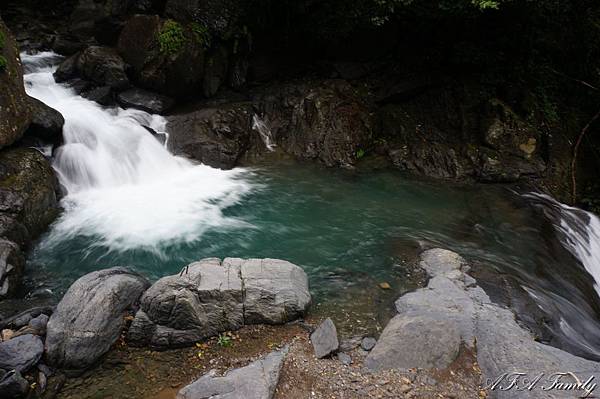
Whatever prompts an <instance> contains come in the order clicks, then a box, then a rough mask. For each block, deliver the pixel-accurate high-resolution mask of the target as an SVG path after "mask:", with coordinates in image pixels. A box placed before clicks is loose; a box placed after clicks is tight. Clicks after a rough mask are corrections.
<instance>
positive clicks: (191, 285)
mask: <svg viewBox="0 0 600 399" xmlns="http://www.w3.org/2000/svg"><path fill="white" fill-rule="evenodd" d="M309 304H310V294H309V292H308V279H307V277H306V274H305V273H304V271H303V270H302V269H301V268H300V267H298V266H296V265H293V264H291V263H289V262H285V261H281V260H276V259H249V260H243V259H236V258H227V259H224V260H223V261H222V262H221V261H220V260H219V259H217V258H208V259H203V260H201V261H199V262H195V263H192V264H190V265H189V266H187V267H186V268H184V270H183V271H182V273H181V274H179V275H174V276H167V277H163V278H161V279H160V280H158V281H157V282H156V283H154V285H152V287H150V289H148V291H146V293H144V295H143V296H142V299H141V303H140V310H139V311H138V312H137V313H136V315H135V319H134V320H133V322H132V324H131V327H130V328H129V332H128V340H129V342H130V343H132V344H134V345H150V346H153V347H159V348H165V347H171V346H184V345H190V344H193V343H195V342H197V341H198V340H201V339H203V338H207V337H210V336H214V335H216V334H218V333H220V332H224V331H229V330H235V329H238V328H240V327H242V326H243V325H244V324H254V323H272V324H277V323H285V322H287V321H290V320H293V319H295V318H297V317H300V316H301V315H303V314H304V312H305V311H306V309H307V307H308V305H309Z"/></svg>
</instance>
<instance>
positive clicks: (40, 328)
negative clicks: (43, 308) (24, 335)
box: [29, 313, 50, 335]
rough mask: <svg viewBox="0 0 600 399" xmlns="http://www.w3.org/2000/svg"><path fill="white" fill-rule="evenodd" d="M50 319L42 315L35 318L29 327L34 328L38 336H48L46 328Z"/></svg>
mask: <svg viewBox="0 0 600 399" xmlns="http://www.w3.org/2000/svg"><path fill="white" fill-rule="evenodd" d="M49 319H50V318H49V317H48V316H47V315H45V314H43V313H42V314H40V315H39V316H37V317H34V318H33V319H31V320H30V321H29V327H31V328H33V329H34V330H36V331H37V332H38V334H37V335H45V334H46V326H47V325H48V320H49Z"/></svg>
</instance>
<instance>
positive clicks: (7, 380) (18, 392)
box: [0, 370, 29, 399]
mask: <svg viewBox="0 0 600 399" xmlns="http://www.w3.org/2000/svg"><path fill="white" fill-rule="evenodd" d="M28 390H29V381H27V380H26V379H25V378H24V377H23V376H22V375H21V373H20V372H18V371H16V370H14V371H9V372H4V371H1V370H0V399H15V398H21V397H25V394H26V393H27V391H28Z"/></svg>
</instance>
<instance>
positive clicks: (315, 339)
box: [310, 318, 340, 359]
mask: <svg viewBox="0 0 600 399" xmlns="http://www.w3.org/2000/svg"><path fill="white" fill-rule="evenodd" d="M310 342H312V345H313V348H314V350H315V355H316V356H317V357H318V358H319V359H321V358H324V357H326V356H329V355H331V354H333V353H335V352H337V350H338V349H339V346H340V343H339V341H338V336H337V329H336V328H335V324H333V321H332V320H331V319H330V318H327V319H326V320H325V321H324V322H322V323H321V324H320V325H319V327H317V329H316V330H315V331H314V332H313V333H312V334H311V335H310Z"/></svg>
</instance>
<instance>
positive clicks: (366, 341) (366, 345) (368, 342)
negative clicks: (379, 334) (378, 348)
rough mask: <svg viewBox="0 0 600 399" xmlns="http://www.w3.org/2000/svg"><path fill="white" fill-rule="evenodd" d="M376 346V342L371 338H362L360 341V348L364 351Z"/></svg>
mask: <svg viewBox="0 0 600 399" xmlns="http://www.w3.org/2000/svg"><path fill="white" fill-rule="evenodd" d="M375 344H377V340H376V339H375V338H373V337H364V338H363V339H362V341H360V347H361V348H363V349H364V350H366V351H370V350H371V349H373V348H374V347H375Z"/></svg>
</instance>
